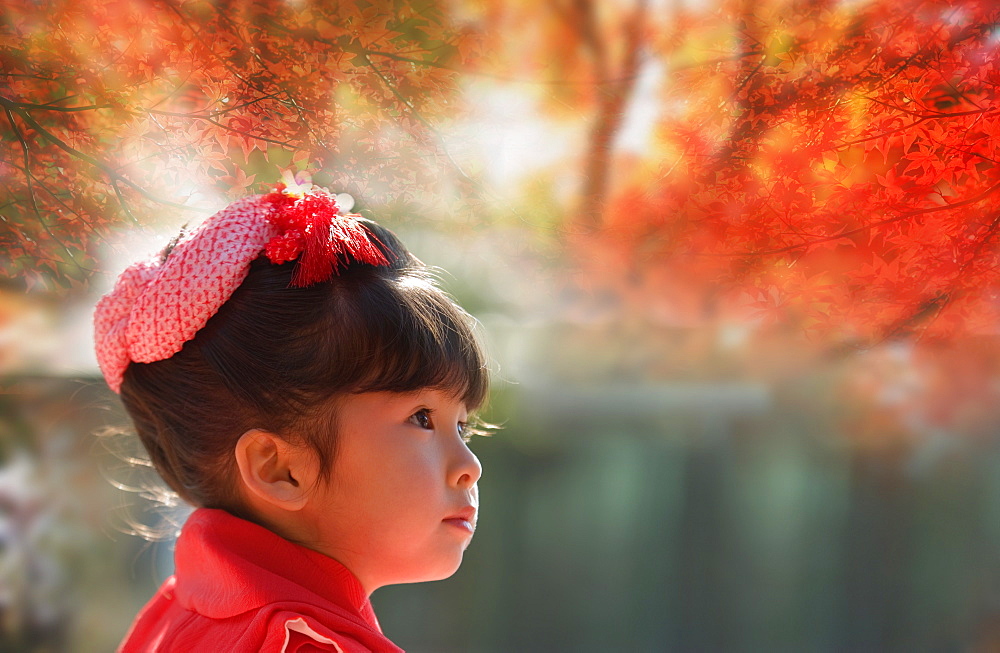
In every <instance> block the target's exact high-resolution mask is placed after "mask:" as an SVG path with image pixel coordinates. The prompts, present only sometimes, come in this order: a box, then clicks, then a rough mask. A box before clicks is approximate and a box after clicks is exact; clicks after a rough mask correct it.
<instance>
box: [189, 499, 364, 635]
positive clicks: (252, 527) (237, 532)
mask: <svg viewBox="0 0 1000 653" xmlns="http://www.w3.org/2000/svg"><path fill="white" fill-rule="evenodd" d="M174 560H175V565H176V572H175V575H176V577H177V584H176V586H175V590H174V591H175V592H176V596H177V599H178V601H179V602H180V603H181V605H184V606H185V607H187V608H189V609H191V610H194V611H196V612H198V613H200V614H203V615H205V616H207V617H211V618H215V619H226V618H229V617H233V616H235V615H238V614H242V613H244V612H247V611H249V610H259V609H260V608H261V607H263V606H265V605H268V604H272V603H280V602H283V601H288V600H289V599H290V598H292V597H294V598H295V600H300V601H305V602H308V603H314V602H315V604H317V605H327V604H329V603H333V604H335V605H337V606H339V607H341V608H343V609H344V612H345V613H350V614H345V615H344V616H349V617H353V618H354V620H359V619H360V620H362V621H363V622H365V623H367V624H368V625H369V626H371V627H373V628H374V629H375V630H376V631H378V632H379V633H381V632H382V629H381V627H380V626H379V624H378V620H377V619H376V618H375V612H374V610H373V609H372V606H371V602H370V601H369V600H368V596H367V595H366V594H365V591H364V589H363V588H362V587H361V583H360V582H359V581H358V579H357V578H355V577H354V575H353V574H352V573H351V572H350V571H349V570H348V569H347V568H346V567H344V566H343V565H342V564H340V563H339V562H337V561H336V560H334V559H333V558H330V557H328V556H325V555H323V554H322V553H319V552H317V551H313V550H311V549H307V548H306V547H303V546H300V545H298V544H294V543H293V542H290V541H288V540H286V539H284V538H282V537H281V536H279V535H277V534H275V533H273V532H272V531H269V530H267V529H266V528H264V527H262V526H258V525H257V524H254V523H252V522H248V521H246V520H243V519H240V518H238V517H234V516H233V515H231V514H229V513H228V512H225V511H224V510H213V509H208V508H200V509H198V510H196V511H195V512H194V513H192V515H191V516H190V517H189V518H188V520H187V523H185V525H184V528H183V529H182V530H181V535H180V538H178V540H177V549H176V552H175V554H174ZM310 595H312V596H310Z"/></svg>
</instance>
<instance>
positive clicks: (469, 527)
mask: <svg viewBox="0 0 1000 653" xmlns="http://www.w3.org/2000/svg"><path fill="white" fill-rule="evenodd" d="M444 522H445V523H446V524H450V525H452V526H454V527H455V528H461V529H462V530H464V531H468V532H469V533H470V534H472V533H474V532H476V527H475V526H474V525H473V523H472V522H471V521H469V520H468V519H463V518H461V517H449V518H448V519H445V520H444Z"/></svg>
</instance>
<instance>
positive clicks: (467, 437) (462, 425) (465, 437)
mask: <svg viewBox="0 0 1000 653" xmlns="http://www.w3.org/2000/svg"><path fill="white" fill-rule="evenodd" d="M468 428H469V424H468V422H459V423H458V434H459V435H460V436H462V441H463V442H465V443H466V444H469V441H471V440H472V434H471V433H468V432H467V431H466V429H468Z"/></svg>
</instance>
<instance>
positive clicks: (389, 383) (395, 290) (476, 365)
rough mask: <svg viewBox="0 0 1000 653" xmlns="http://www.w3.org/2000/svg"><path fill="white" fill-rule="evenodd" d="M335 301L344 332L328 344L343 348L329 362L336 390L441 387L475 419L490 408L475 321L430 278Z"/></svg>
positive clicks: (370, 287)
mask: <svg viewBox="0 0 1000 653" xmlns="http://www.w3.org/2000/svg"><path fill="white" fill-rule="evenodd" d="M344 281H347V279H344ZM333 301H334V303H335V304H336V306H335V307H333V309H332V313H331V314H332V315H335V316H338V317H335V318H334V321H335V322H338V323H339V324H336V325H334V327H333V328H334V329H335V330H337V331H338V332H339V333H338V334H337V336H336V337H331V338H329V339H328V343H329V344H331V345H333V344H334V343H336V344H337V347H336V349H337V351H335V352H330V353H331V354H332V356H330V358H329V359H328V360H331V362H332V366H331V369H330V372H331V373H332V374H335V375H336V376H337V377H339V381H340V383H337V384H335V385H340V386H341V387H342V388H344V389H345V390H346V391H348V392H352V393H360V392H399V393H404V392H413V391H417V390H420V389H422V388H434V389H438V390H441V391H444V392H446V393H448V394H450V395H452V396H453V397H455V398H456V399H460V400H461V401H462V402H463V403H464V404H465V406H466V408H467V409H468V410H469V411H470V412H472V411H474V410H476V409H478V408H480V407H481V406H482V405H483V403H484V402H485V400H486V396H487V394H488V392H489V371H488V369H487V364H486V356H485V353H484V352H483V350H482V347H481V345H480V343H479V341H478V339H477V338H476V335H475V330H474V324H475V322H474V320H473V318H472V317H471V316H470V315H469V314H468V313H466V312H465V311H464V310H462V309H461V308H460V307H459V306H458V305H457V304H456V303H455V302H454V301H453V300H452V299H451V298H450V297H449V296H448V295H446V294H445V293H444V292H443V291H442V290H440V289H439V288H438V287H437V286H436V285H435V284H434V282H433V280H432V279H431V278H430V277H429V276H427V275H426V274H425V273H424V272H423V271H420V272H419V273H417V272H416V271H409V272H408V273H407V274H405V275H403V276H401V277H400V278H398V279H396V280H394V281H392V282H390V283H387V284H371V283H357V284H354V283H347V284H344V285H342V286H341V287H340V288H339V289H338V292H335V293H334V297H333ZM345 335H348V337H347V338H344V336H345ZM345 343H350V346H348V347H345V346H344V345H345ZM345 381H346V382H347V384H348V385H347V387H344V385H342V384H343V383H344V382H345Z"/></svg>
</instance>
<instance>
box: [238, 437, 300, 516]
mask: <svg viewBox="0 0 1000 653" xmlns="http://www.w3.org/2000/svg"><path fill="white" fill-rule="evenodd" d="M235 454H236V466H237V467H238V468H239V471H240V480H241V481H242V485H243V487H244V489H245V491H246V495H247V498H248V499H250V501H251V502H256V501H263V502H265V503H267V504H269V505H271V506H273V507H276V508H281V509H283V510H289V511H295V510H301V509H302V508H303V507H304V506H305V505H306V502H307V501H308V499H309V494H310V490H311V489H312V487H313V484H314V483H315V481H316V478H317V476H318V472H319V465H318V462H317V460H316V456H315V454H313V452H312V451H311V450H310V449H309V447H306V446H301V445H295V444H291V443H289V442H288V441H287V440H285V439H284V438H281V437H280V436H278V435H275V434H274V433H270V432H268V431H261V430H259V429H251V430H249V431H247V432H246V433H244V434H243V435H242V436H240V439H239V440H238V441H237V442H236V451H235Z"/></svg>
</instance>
